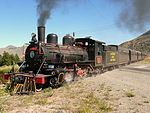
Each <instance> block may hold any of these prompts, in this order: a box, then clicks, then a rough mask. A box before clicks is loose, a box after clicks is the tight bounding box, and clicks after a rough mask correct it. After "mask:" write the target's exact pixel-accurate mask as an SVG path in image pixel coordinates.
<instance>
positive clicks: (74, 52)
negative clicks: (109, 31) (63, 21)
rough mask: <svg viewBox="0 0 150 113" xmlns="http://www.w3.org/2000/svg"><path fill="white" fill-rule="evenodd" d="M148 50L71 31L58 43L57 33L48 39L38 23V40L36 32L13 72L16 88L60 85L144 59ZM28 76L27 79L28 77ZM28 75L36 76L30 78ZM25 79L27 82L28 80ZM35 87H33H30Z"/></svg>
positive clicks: (48, 36)
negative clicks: (17, 67) (140, 50)
mask: <svg viewBox="0 0 150 113" xmlns="http://www.w3.org/2000/svg"><path fill="white" fill-rule="evenodd" d="M144 57H145V54H142V53H141V52H139V51H135V50H130V49H126V48H122V47H119V46H117V45H107V46H106V45H105V43H104V42H100V41H96V40H93V39H91V38H90V37H86V38H76V39H74V38H73V37H72V36H70V35H66V36H64V37H63V44H62V45H60V44H58V36H57V35H56V34H48V35H47V42H46V43H45V27H43V26H40V27H38V40H36V38H35V35H33V36H32V40H31V41H30V44H29V46H28V47H27V49H26V51H25V61H24V63H23V64H22V65H21V66H20V69H19V72H17V73H14V74H13V79H12V81H13V82H12V83H13V86H17V85H18V84H22V85H18V87H17V88H15V89H14V90H16V92H17V91H18V90H20V89H21V90H24V91H25V90H26V87H30V85H27V84H30V83H31V84H32V85H34V86H36V87H38V88H41V87H43V86H51V87H58V86H60V85H62V84H63V83H64V82H65V81H67V80H68V78H69V80H74V79H75V78H76V77H77V76H78V77H79V76H89V75H92V74H93V73H94V74H95V73H101V72H103V71H104V70H106V69H111V68H114V67H118V66H119V65H122V64H130V63H132V62H136V61H139V60H142V59H144ZM26 77H27V79H26ZM28 78H33V79H32V80H31V81H34V82H30V80H29V79H28ZM25 82H26V83H27V84H25ZM29 89H30V90H31V89H32V88H31V87H30V88H29Z"/></svg>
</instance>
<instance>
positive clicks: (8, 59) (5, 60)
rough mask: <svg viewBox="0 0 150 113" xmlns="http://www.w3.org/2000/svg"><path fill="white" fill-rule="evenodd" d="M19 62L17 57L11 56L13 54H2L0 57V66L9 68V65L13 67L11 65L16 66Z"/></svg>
mask: <svg viewBox="0 0 150 113" xmlns="http://www.w3.org/2000/svg"><path fill="white" fill-rule="evenodd" d="M19 62H20V58H19V56H18V55H17V54H16V55H13V54H11V55H10V54H9V53H8V52H5V51H4V53H3V55H0V66H4V65H6V66H9V65H13V64H17V63H19Z"/></svg>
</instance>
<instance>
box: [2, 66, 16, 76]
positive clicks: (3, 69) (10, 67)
mask: <svg viewBox="0 0 150 113" xmlns="http://www.w3.org/2000/svg"><path fill="white" fill-rule="evenodd" d="M18 68H19V66H18V65H14V71H16V70H17V69H18ZM11 69H12V66H6V65H5V66H1V67H0V74H4V73H8V72H10V71H11Z"/></svg>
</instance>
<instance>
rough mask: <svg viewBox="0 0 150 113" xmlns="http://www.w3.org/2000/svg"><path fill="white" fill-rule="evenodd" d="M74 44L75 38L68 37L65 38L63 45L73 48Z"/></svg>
mask: <svg viewBox="0 0 150 113" xmlns="http://www.w3.org/2000/svg"><path fill="white" fill-rule="evenodd" d="M73 43H74V38H73V37H72V36H70V35H66V36H64V37H63V45H69V46H72V45H73Z"/></svg>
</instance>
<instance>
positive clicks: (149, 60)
mask: <svg viewBox="0 0 150 113" xmlns="http://www.w3.org/2000/svg"><path fill="white" fill-rule="evenodd" d="M139 63H141V64H143V63H144V64H149V63H150V57H147V58H145V59H144V60H142V61H140V62H139Z"/></svg>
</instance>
